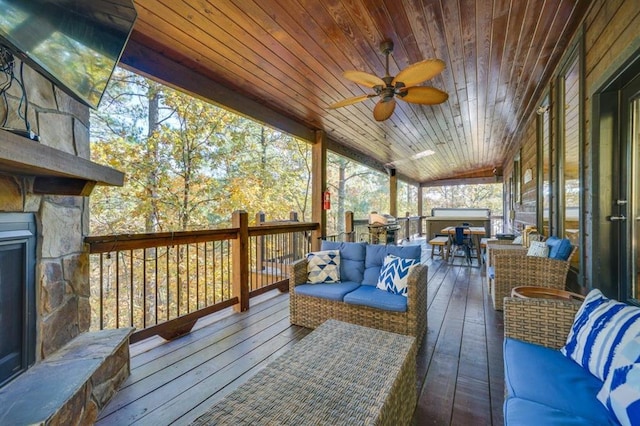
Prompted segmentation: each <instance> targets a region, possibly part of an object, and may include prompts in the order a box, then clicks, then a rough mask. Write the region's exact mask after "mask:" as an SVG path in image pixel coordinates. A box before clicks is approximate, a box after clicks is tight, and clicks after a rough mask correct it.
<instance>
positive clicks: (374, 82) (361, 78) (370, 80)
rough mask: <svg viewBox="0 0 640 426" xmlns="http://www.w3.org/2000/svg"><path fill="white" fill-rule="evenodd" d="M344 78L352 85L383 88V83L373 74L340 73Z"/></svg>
mask: <svg viewBox="0 0 640 426" xmlns="http://www.w3.org/2000/svg"><path fill="white" fill-rule="evenodd" d="M342 75H343V76H344V78H346V79H347V80H351V81H353V82H354V83H358V84H362V85H363V86H366V87H375V86H383V87H384V86H385V84H384V81H383V80H382V79H381V78H380V77H378V76H375V75H373V74H369V73H367V72H363V71H345V72H344V73H342Z"/></svg>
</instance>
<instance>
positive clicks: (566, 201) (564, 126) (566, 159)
mask: <svg viewBox="0 0 640 426" xmlns="http://www.w3.org/2000/svg"><path fill="white" fill-rule="evenodd" d="M580 72H581V70H580V61H579V56H578V55H575V56H574V57H573V58H572V59H571V61H570V62H569V63H568V66H567V67H566V69H565V72H564V73H563V74H562V76H561V78H560V81H559V97H558V98H559V104H560V105H561V108H559V122H560V132H559V136H560V140H559V144H560V147H561V148H560V154H561V155H562V157H561V159H560V165H561V169H560V170H561V173H562V175H561V188H559V189H560V191H561V194H562V196H561V198H560V201H561V206H560V212H561V213H562V216H561V231H562V232H563V233H564V236H565V237H567V238H569V239H570V240H571V244H573V245H574V246H578V247H579V246H580V222H581V217H580V215H581V210H580V198H581V179H580V145H581V144H580V139H581V131H580V100H581V93H580V92H581V90H580ZM579 259H580V257H579V256H574V257H573V259H572V266H574V267H575V268H578V267H579V264H580V260H579Z"/></svg>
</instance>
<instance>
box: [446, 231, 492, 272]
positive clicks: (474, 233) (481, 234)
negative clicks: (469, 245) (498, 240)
mask: <svg viewBox="0 0 640 426" xmlns="http://www.w3.org/2000/svg"><path fill="white" fill-rule="evenodd" d="M440 232H441V233H442V234H447V235H449V247H448V248H447V252H449V250H450V249H451V245H452V238H453V237H454V236H455V235H456V227H455V226H447V227H446V228H443V229H442V230H440ZM464 233H465V235H471V237H472V238H473V237H475V240H476V241H475V244H476V248H477V250H476V254H477V257H478V265H479V264H481V263H482V256H481V254H480V241H481V240H482V237H484V236H485V235H486V233H487V231H486V230H485V229H484V227H483V226H469V227H465V229H464Z"/></svg>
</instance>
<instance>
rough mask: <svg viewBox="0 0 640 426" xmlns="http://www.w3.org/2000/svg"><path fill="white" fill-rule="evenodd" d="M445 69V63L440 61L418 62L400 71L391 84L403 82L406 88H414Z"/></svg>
mask: <svg viewBox="0 0 640 426" xmlns="http://www.w3.org/2000/svg"><path fill="white" fill-rule="evenodd" d="M444 68H445V63H444V61H442V60H440V59H427V60H424V61H420V62H416V63H415V64H413V65H409V66H408V67H407V68H405V69H403V70H402V71H400V72H399V73H398V75H396V77H395V78H394V79H393V81H392V82H391V84H392V85H395V84H396V83H398V82H401V83H404V85H405V87H413V86H415V85H416V84H420V83H422V82H423V81H427V80H429V79H431V78H433V77H435V76H436V75H438V74H440V73H441V72H442V70H444Z"/></svg>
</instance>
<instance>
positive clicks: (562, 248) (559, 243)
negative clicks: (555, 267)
mask: <svg viewBox="0 0 640 426" xmlns="http://www.w3.org/2000/svg"><path fill="white" fill-rule="evenodd" d="M546 243H547V247H549V258H550V259H556V260H567V259H569V255H570V254H571V250H573V247H571V241H570V240H569V239H568V238H558V237H555V236H553V237H549V239H548V240H547V241H546Z"/></svg>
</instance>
